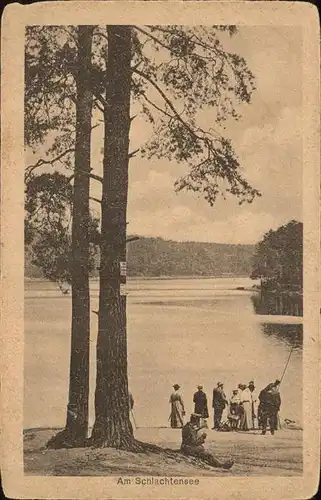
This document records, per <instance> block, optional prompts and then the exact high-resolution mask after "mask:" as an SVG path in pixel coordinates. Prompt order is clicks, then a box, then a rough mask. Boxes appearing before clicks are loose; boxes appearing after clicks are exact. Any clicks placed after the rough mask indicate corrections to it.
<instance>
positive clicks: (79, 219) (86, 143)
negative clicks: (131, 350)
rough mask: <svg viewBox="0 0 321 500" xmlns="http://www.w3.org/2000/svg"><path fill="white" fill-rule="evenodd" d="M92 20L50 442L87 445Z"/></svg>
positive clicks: (81, 53)
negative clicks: (64, 359)
mask: <svg viewBox="0 0 321 500" xmlns="http://www.w3.org/2000/svg"><path fill="white" fill-rule="evenodd" d="M92 36H93V26H79V27H78V64H77V73H76V75H75V80H76V87H77V101H76V142H75V174H74V192H73V219H72V325H71V356H70V373H69V401H68V407H67V419H66V420H67V421H66V427H65V429H64V431H62V432H61V433H59V434H57V435H56V436H54V437H53V439H52V440H51V441H50V442H49V443H48V446H50V447H62V446H82V445H84V442H85V440H86V438H87V433H88V395H89V345H90V344H89V336H90V294H89V269H88V260H89V235H88V227H89V182H90V177H89V172H90V150H91V115H92V102H93V92H92V90H91V85H90V74H91V51H92Z"/></svg>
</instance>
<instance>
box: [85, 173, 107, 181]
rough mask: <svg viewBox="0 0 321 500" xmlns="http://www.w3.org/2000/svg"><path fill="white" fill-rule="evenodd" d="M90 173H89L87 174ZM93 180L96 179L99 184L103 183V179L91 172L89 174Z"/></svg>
mask: <svg viewBox="0 0 321 500" xmlns="http://www.w3.org/2000/svg"><path fill="white" fill-rule="evenodd" d="M86 173H88V172H86ZM88 175H89V177H90V178H91V179H94V180H95V181H98V182H101V183H102V182H103V178H102V177H101V176H100V175H96V174H92V173H91V172H90V173H89V174H88Z"/></svg>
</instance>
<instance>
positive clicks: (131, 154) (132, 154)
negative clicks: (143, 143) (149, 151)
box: [128, 148, 140, 158]
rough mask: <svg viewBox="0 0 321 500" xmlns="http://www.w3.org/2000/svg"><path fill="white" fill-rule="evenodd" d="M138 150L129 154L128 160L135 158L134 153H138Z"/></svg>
mask: <svg viewBox="0 0 321 500" xmlns="http://www.w3.org/2000/svg"><path fill="white" fill-rule="evenodd" d="M139 150H140V148H138V149H135V150H134V151H132V152H131V153H129V155H128V158H133V157H134V156H136V153H138V151H139Z"/></svg>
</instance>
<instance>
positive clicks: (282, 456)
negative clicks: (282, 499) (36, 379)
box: [24, 428, 303, 476]
mask: <svg viewBox="0 0 321 500" xmlns="http://www.w3.org/2000/svg"><path fill="white" fill-rule="evenodd" d="M56 432H57V430H56V429H28V430H26V431H25V432H24V466H25V474H29V475H49V476H53V475H64V476H68V475H69V476H109V475H113V476H114V475H117V476H118V475H119V476H121V475H127V476H130V475H144V476H225V475H230V476H262V475H264V476H268V475H273V476H275V475H278V476H298V475H301V474H302V470H303V458H302V434H303V432H302V431H300V430H294V429H285V428H283V429H281V430H279V431H278V432H277V433H276V434H275V435H274V436H271V435H270V434H269V433H268V434H267V435H265V436H262V435H261V434H260V432H259V431H250V432H247V433H246V432H244V433H241V432H237V433H232V432H215V431H212V430H209V431H208V437H207V442H206V448H207V449H208V450H210V451H212V452H213V453H214V454H215V455H216V456H217V457H218V458H220V459H225V458H228V457H233V458H234V460H235V464H234V466H233V468H232V469H231V470H229V471H225V470H221V469H213V468H210V467H208V466H205V467H204V468H201V467H200V466H199V465H197V464H195V463H193V460H191V461H190V462H188V461H186V460H185V459H182V460H180V456H178V458H177V459H173V458H170V457H167V456H163V455H157V454H153V453H150V452H148V453H137V454H136V453H129V452H124V451H120V450H115V449H112V448H105V449H93V448H78V449H68V450H67V449H62V450H48V449H46V447H45V445H46V442H47V441H48V440H49V438H50V437H51V436H52V435H53V434H55V433H56ZM180 435H181V433H180V430H179V429H169V428H140V429H137V430H136V431H135V436H136V438H137V439H139V440H141V441H145V442H149V443H154V444H157V445H159V446H161V447H163V448H170V449H173V450H177V449H179V446H180Z"/></svg>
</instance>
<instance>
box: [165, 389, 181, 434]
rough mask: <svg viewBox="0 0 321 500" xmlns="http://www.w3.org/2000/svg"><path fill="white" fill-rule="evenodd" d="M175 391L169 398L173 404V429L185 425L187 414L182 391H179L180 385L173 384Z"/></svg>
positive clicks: (171, 418)
mask: <svg viewBox="0 0 321 500" xmlns="http://www.w3.org/2000/svg"><path fill="white" fill-rule="evenodd" d="M173 387H174V392H173V393H172V394H171V397H170V398H169V402H170V404H171V415H170V420H171V427H172V428H173V429H181V428H182V427H183V426H184V415H185V407H184V401H183V398H182V395H181V393H180V392H179V389H180V386H179V385H178V384H175V385H173Z"/></svg>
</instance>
